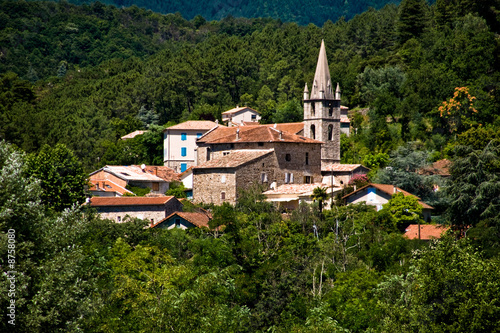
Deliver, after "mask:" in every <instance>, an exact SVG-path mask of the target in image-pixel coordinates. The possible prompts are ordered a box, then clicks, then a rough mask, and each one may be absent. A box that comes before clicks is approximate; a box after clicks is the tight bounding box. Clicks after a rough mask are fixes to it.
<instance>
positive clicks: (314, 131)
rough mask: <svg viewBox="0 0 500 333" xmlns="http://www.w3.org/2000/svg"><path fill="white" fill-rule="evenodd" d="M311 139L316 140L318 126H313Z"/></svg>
mask: <svg viewBox="0 0 500 333" xmlns="http://www.w3.org/2000/svg"><path fill="white" fill-rule="evenodd" d="M311 139H316V126H314V125H311Z"/></svg>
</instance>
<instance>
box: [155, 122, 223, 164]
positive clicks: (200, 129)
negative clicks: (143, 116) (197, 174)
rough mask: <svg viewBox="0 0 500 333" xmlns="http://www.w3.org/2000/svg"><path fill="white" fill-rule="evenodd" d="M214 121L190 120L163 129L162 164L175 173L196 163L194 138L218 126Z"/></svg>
mask: <svg viewBox="0 0 500 333" xmlns="http://www.w3.org/2000/svg"><path fill="white" fill-rule="evenodd" d="M218 126H219V125H218V124H217V123H216V122H213V121H208V120H191V121H186V122H183V123H181V124H178V125H175V126H171V127H168V128H166V129H165V130H164V131H163V164H164V165H165V166H168V167H170V168H172V169H173V170H174V171H175V172H177V173H182V172H184V171H186V170H187V169H188V168H189V167H191V166H195V165H196V164H197V160H196V158H197V153H196V148H197V146H196V140H197V139H198V138H200V137H202V136H203V135H204V134H205V133H207V132H208V131H209V130H211V129H213V128H215V127H218Z"/></svg>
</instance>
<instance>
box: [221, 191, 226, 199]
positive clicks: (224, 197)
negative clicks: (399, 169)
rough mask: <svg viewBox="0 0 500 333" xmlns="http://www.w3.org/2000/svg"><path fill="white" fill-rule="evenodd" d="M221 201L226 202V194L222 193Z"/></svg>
mask: <svg viewBox="0 0 500 333" xmlns="http://www.w3.org/2000/svg"><path fill="white" fill-rule="evenodd" d="M220 198H221V200H226V192H220Z"/></svg>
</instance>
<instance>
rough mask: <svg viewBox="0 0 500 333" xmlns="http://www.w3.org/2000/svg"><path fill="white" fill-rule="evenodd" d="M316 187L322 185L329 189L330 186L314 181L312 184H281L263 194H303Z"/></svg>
mask: <svg viewBox="0 0 500 333" xmlns="http://www.w3.org/2000/svg"><path fill="white" fill-rule="evenodd" d="M316 187H324V188H326V189H327V190H328V189H330V186H327V185H325V184H322V183H314V184H283V185H280V186H278V187H276V188H274V189H271V190H268V191H265V192H264V193H263V194H264V195H270V194H303V193H309V192H312V191H314V189H315V188H316Z"/></svg>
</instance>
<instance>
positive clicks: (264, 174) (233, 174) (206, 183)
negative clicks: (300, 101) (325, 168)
mask: <svg viewBox="0 0 500 333" xmlns="http://www.w3.org/2000/svg"><path fill="white" fill-rule="evenodd" d="M321 144H322V143H321V142H320V141H317V140H313V139H308V138H305V137H303V136H299V135H295V134H291V133H289V132H284V131H280V130H278V129H277V128H275V127H274V126H268V125H256V126H240V127H227V128H217V129H215V130H214V131H211V132H210V133H207V134H206V135H205V136H204V137H202V138H200V139H199V140H198V161H199V162H200V163H201V164H200V165H199V166H198V167H195V168H194V169H193V197H194V200H195V201H197V202H205V203H214V204H221V203H223V202H230V203H235V202H236V200H237V195H238V189H245V188H248V187H249V186H251V184H252V183H255V182H257V183H260V184H263V185H264V187H269V186H271V185H274V186H279V185H281V184H304V183H305V184H309V183H314V182H315V179H316V180H320V179H321V167H320V166H321Z"/></svg>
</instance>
